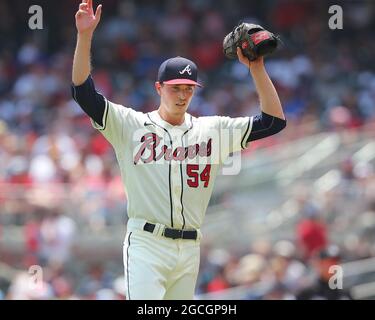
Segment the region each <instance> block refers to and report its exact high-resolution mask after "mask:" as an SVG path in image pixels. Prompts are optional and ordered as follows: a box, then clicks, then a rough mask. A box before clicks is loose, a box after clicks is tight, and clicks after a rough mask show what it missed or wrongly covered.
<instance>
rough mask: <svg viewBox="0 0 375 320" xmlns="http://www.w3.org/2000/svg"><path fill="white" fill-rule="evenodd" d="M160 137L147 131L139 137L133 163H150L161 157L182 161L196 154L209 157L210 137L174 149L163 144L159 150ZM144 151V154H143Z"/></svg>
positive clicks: (192, 157)
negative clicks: (140, 161)
mask: <svg viewBox="0 0 375 320" xmlns="http://www.w3.org/2000/svg"><path fill="white" fill-rule="evenodd" d="M161 139H162V138H160V137H159V136H158V135H157V134H156V133H151V132H150V133H147V134H145V135H144V136H143V137H142V138H141V145H140V147H139V150H138V152H137V154H136V155H135V157H134V164H137V163H138V162H139V160H142V162H143V163H150V162H152V161H158V160H159V159H161V158H162V157H164V159H165V160H167V161H170V160H176V161H183V160H185V159H187V158H189V159H194V158H195V157H196V156H198V155H199V156H200V157H209V156H210V155H211V141H212V138H210V139H208V142H207V143H206V142H204V141H203V142H201V143H200V144H197V143H196V144H194V145H191V146H187V147H177V148H175V149H174V150H173V149H172V148H168V146H166V145H163V146H162V147H161V148H160V150H159V151H157V150H156V148H157V147H158V146H159V144H160V141H161ZM145 153H146V155H145Z"/></svg>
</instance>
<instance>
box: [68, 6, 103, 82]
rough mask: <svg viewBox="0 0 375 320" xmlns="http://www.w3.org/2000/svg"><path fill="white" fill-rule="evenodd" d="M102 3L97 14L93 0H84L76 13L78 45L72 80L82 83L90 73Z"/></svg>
mask: <svg viewBox="0 0 375 320" xmlns="http://www.w3.org/2000/svg"><path fill="white" fill-rule="evenodd" d="M101 13H102V5H99V6H98V7H97V8H96V11H95V14H94V9H93V4H92V0H82V3H81V4H80V5H79V9H78V11H77V13H76V15H75V21H76V28H77V45H76V50H75V53H74V58H73V71H72V82H73V84H74V85H75V86H78V85H81V84H82V83H83V82H85V80H86V79H87V77H88V76H89V74H90V71H91V64H90V50H91V41H92V36H93V34H94V31H95V29H96V27H97V25H98V23H99V21H100V16H101Z"/></svg>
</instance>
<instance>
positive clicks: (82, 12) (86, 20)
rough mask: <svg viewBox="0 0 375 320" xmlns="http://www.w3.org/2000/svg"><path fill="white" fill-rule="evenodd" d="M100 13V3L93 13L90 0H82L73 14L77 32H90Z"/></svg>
mask: <svg viewBox="0 0 375 320" xmlns="http://www.w3.org/2000/svg"><path fill="white" fill-rule="evenodd" d="M101 14H102V5H101V4H100V5H99V6H98V7H97V8H96V12H95V15H94V10H93V7H92V0H82V3H81V4H80V5H79V9H78V11H77V13H76V15H75V18H76V27H77V31H78V33H79V34H84V33H88V34H90V33H91V34H92V33H93V32H94V30H95V28H96V26H97V25H98V23H99V21H100V16H101Z"/></svg>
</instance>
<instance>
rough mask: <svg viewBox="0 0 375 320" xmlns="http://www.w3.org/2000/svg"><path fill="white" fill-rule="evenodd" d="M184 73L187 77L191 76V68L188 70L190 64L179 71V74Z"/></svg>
mask: <svg viewBox="0 0 375 320" xmlns="http://www.w3.org/2000/svg"><path fill="white" fill-rule="evenodd" d="M185 72H187V73H188V74H189V76H191V68H190V64H188V65H187V66H186V67H185V69H184V70H182V71H180V74H184V73H185Z"/></svg>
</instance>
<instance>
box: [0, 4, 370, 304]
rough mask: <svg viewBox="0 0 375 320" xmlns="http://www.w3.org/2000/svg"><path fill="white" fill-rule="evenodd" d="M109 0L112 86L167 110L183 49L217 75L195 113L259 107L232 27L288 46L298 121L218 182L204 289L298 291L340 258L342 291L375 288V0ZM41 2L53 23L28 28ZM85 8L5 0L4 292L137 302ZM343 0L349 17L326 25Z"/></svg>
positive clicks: (104, 69) (108, 90) (101, 55)
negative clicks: (89, 110) (259, 31)
mask: <svg viewBox="0 0 375 320" xmlns="http://www.w3.org/2000/svg"><path fill="white" fill-rule="evenodd" d="M102 3H103V14H102V20H101V22H100V24H99V26H98V29H97V31H96V33H95V37H94V42H93V47H92V63H93V72H92V73H93V77H94V80H95V83H96V87H97V89H98V90H99V91H101V92H102V93H103V94H104V95H105V96H106V97H107V98H108V99H110V100H112V101H114V102H116V103H119V104H123V105H125V106H130V107H132V108H134V109H136V110H139V111H143V112H147V111H151V110H154V109H155V108H157V106H158V104H157V103H158V96H157V94H156V93H155V91H154V86H153V84H154V81H155V77H156V73H157V69H158V67H159V65H160V63H161V62H162V61H164V60H165V59H166V58H169V57H172V56H176V55H181V56H186V57H188V58H190V59H192V60H194V61H195V62H196V63H197V65H198V67H199V69H200V72H201V73H200V77H201V81H202V82H203V83H204V84H205V87H204V88H203V89H201V90H198V91H197V95H196V97H195V98H194V100H193V102H192V105H191V107H190V110H189V112H190V113H192V114H193V115H195V116H203V115H216V114H217V115H228V116H233V117H235V116H250V115H255V114H257V113H258V112H259V104H258V99H257V95H256V92H255V89H254V85H253V83H252V81H251V77H250V75H249V72H248V71H247V70H246V68H244V67H243V66H242V65H240V64H239V63H238V62H237V61H229V60H226V59H225V58H224V55H223V53H222V40H223V38H224V36H225V35H226V34H227V33H228V32H230V31H231V30H232V28H233V26H234V25H235V24H237V23H238V22H239V21H246V22H253V23H259V24H261V25H263V26H264V27H265V28H268V29H269V30H271V31H273V32H275V33H277V34H279V35H280V36H281V39H282V41H283V45H282V47H281V48H280V50H278V51H277V52H276V53H274V54H273V55H272V56H270V57H268V58H267V59H266V67H267V70H268V72H269V74H270V76H271V78H272V79H273V81H274V84H275V86H276V87H277V90H278V93H279V95H280V98H281V101H282V104H283V107H284V110H285V113H286V116H287V120H288V126H287V128H286V129H285V130H284V131H282V132H281V133H280V134H278V135H276V136H272V137H269V138H266V139H263V140H260V141H256V142H254V143H252V144H251V145H250V147H249V148H248V149H247V150H245V151H244V152H243V154H242V170H241V173H240V174H239V175H238V176H219V177H218V179H217V181H216V186H215V191H214V194H213V197H212V199H211V202H210V206H209V208H208V211H207V215H206V219H205V223H204V226H203V234H204V238H203V240H202V247H201V265H200V274H199V279H198V283H197V288H196V298H197V299H296V298H299V297H300V296H301V291H303V290H305V289H306V288H307V289H308V288H316V286H317V284H319V283H321V282H322V281H323V282H324V281H325V280H324V279H326V278H324V274H327V268H328V267H329V266H331V265H332V264H340V265H341V266H342V268H343V269H342V270H343V273H342V274H343V278H342V279H341V280H343V281H342V284H343V289H342V290H336V292H337V294H334V296H332V297H331V298H347V297H349V294H350V295H351V297H353V298H355V299H372V298H374V297H375V242H374V240H375V173H374V165H375V141H374V138H375V106H374V102H375V70H374V62H373V59H374V56H375V46H374V41H373V31H374V30H375V19H374V12H375V2H374V1H359V0H358V1H339V0H337V1H334V2H330V1H313V0H300V1H294V0H264V1H249V0H247V1H235V2H233V1H232V0H215V1H213V0H190V1H181V0H173V1H172V0H171V1H154V0H153V1H151V0H149V1H131V0H127V1H120V0H106V1H102ZM31 4H39V5H40V6H41V7H42V9H43V29H42V30H30V29H29V28H28V24H27V23H28V19H29V17H30V16H31V15H30V14H28V8H29V6H30V5H31ZM78 4H79V1H78V0H65V1H53V3H52V1H33V2H29V1H26V0H24V1H21V0H12V1H9V0H2V1H1V2H0V40H1V41H0V299H124V282H123V263H122V243H123V238H124V235H125V231H126V229H125V226H126V221H127V215H126V195H125V193H124V189H123V186H122V184H121V179H120V176H119V169H118V166H117V163H116V159H115V154H114V152H113V151H112V148H111V146H110V145H109V144H108V143H107V142H106V140H105V139H104V138H103V137H102V136H101V135H100V134H99V133H98V132H97V131H95V130H94V129H93V128H92V127H91V125H90V122H89V119H88V117H87V116H86V115H85V114H83V112H82V111H81V109H80V108H79V106H78V105H77V104H76V103H75V102H74V101H73V100H72V97H71V92H70V81H71V80H70V79H71V64H72V58H73V52H74V47H75V41H76V29H75V21H74V15H75V12H76V10H77V8H78ZM98 4H99V2H97V1H95V2H94V5H95V7H96V6H97V5H98ZM331 4H339V5H340V6H341V7H342V9H343V18H344V21H343V29H342V30H331V29H329V27H328V20H329V18H330V17H331V14H329V13H328V8H329V6H330V5H331ZM332 248H333V249H332ZM322 250H325V251H324V252H322ZM335 250H336V251H335ZM332 252H336V253H335V254H333V253H332ZM33 265H39V266H41V267H42V269H41V270H42V272H43V277H42V283H41V284H42V285H41V286H39V287H38V288H35V287H33V286H30V277H31V276H32V273H33V272H32V270H30V269H29V268H30V267H31V266H33ZM331 275H332V274H331ZM344 292H346V293H347V295H344V294H343V293H344ZM320 298H326V297H325V296H324V295H323V296H320Z"/></svg>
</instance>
